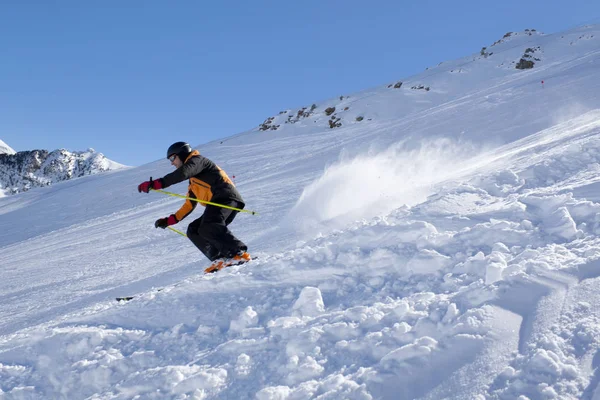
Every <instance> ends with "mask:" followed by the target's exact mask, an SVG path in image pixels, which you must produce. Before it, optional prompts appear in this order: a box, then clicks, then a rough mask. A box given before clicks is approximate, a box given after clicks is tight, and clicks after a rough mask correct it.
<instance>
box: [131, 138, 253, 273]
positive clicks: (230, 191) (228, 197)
mask: <svg viewBox="0 0 600 400" xmlns="http://www.w3.org/2000/svg"><path fill="white" fill-rule="evenodd" d="M167 159H168V160H169V161H171V165H173V166H174V167H175V168H177V169H176V170H175V171H173V172H171V173H170V174H167V175H165V176H163V177H162V178H160V179H155V180H152V178H150V180H149V181H146V182H142V183H141V184H140V185H139V186H138V192H140V193H141V192H144V193H148V192H149V191H150V189H154V190H160V189H164V188H167V187H169V186H171V185H174V184H176V183H179V182H183V181H184V180H186V179H189V187H188V197H191V198H194V199H198V200H202V201H210V202H213V203H219V204H223V205H226V206H230V207H234V208H240V209H243V208H244V206H245V204H244V200H243V199H242V196H241V195H240V193H239V192H238V191H237V189H236V188H235V185H234V184H233V182H232V181H231V179H229V177H228V176H227V174H226V173H225V171H223V170H222V169H221V168H219V167H218V166H217V165H216V164H215V163H213V162H212V161H211V160H209V159H208V158H206V157H203V156H202V155H200V153H199V152H198V150H193V151H192V148H191V147H190V145H189V144H187V143H185V142H176V143H173V144H172V145H171V146H170V147H169V149H168V150H167ZM197 204H198V202H196V201H192V200H189V199H188V200H186V201H185V203H184V204H183V206H181V208H180V209H179V210H178V211H177V212H176V213H175V214H171V215H169V216H168V217H166V218H161V219H158V220H157V221H156V222H155V223H154V226H155V227H156V228H162V229H165V228H166V227H168V226H170V225H174V224H176V223H178V222H180V221H181V220H182V219H184V218H185V217H187V216H188V215H189V214H190V213H191V212H192V211H193V210H194V208H195V207H196V205H197ZM201 204H202V205H203V206H205V207H206V209H205V210H204V213H203V214H202V216H201V217H200V218H198V219H196V220H195V221H193V222H192V223H191V224H190V225H189V226H188V229H187V236H188V238H189V239H190V240H191V241H192V243H194V245H195V246H196V247H197V248H198V249H199V250H200V251H201V252H202V253H203V254H204V255H205V256H206V258H208V259H209V260H210V261H212V262H213V263H212V264H211V266H210V267H208V268H207V269H206V270H205V272H207V273H208V272H216V271H218V270H220V269H222V268H224V267H228V266H230V265H234V264H242V263H245V262H247V261H250V260H251V257H250V254H248V252H247V251H246V250H248V247H247V246H246V245H245V244H244V243H243V242H241V241H240V240H239V239H237V238H236V237H235V236H234V235H233V234H232V233H231V231H230V230H229V229H228V228H227V225H229V224H230V223H231V222H232V221H233V219H234V218H235V216H236V215H237V213H238V212H237V211H235V210H231V209H228V208H222V207H218V206H213V205H210V204H208V205H205V204H204V203H201Z"/></svg>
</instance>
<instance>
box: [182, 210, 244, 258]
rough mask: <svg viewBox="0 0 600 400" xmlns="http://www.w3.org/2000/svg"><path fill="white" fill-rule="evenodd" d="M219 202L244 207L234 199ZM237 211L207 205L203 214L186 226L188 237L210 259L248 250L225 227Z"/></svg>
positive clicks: (228, 256) (231, 255) (230, 255)
mask: <svg viewBox="0 0 600 400" xmlns="http://www.w3.org/2000/svg"><path fill="white" fill-rule="evenodd" d="M221 204H223V205H227V206H230V207H235V208H243V207H244V204H243V203H239V202H237V201H235V200H229V201H225V202H221ZM237 213H238V212H237V211H234V210H230V209H228V208H222V207H217V206H211V205H207V206H206V210H204V214H202V216H201V217H200V218H198V219H197V220H195V221H193V222H192V223H191V224H190V225H189V226H188V229H187V236H188V238H189V239H190V240H191V241H192V243H194V245H195V246H196V247H197V248H198V250H200V251H201V252H202V253H203V254H204V255H205V256H206V258H208V259H209V260H210V261H214V260H216V259H217V258H221V257H227V258H231V257H233V256H234V255H236V254H237V253H238V252H240V251H246V250H248V247H247V246H246V245H245V244H244V243H243V242H242V241H240V240H239V239H238V238H236V237H235V236H233V234H232V233H231V231H230V230H229V228H227V225H229V224H230V223H231V222H232V221H233V219H234V218H235V216H236V215H237Z"/></svg>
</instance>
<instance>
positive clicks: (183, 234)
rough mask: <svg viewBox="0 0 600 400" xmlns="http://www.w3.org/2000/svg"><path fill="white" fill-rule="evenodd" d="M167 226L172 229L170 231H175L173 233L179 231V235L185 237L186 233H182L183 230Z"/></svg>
mask: <svg viewBox="0 0 600 400" xmlns="http://www.w3.org/2000/svg"><path fill="white" fill-rule="evenodd" d="M167 228H169V229H170V230H172V231H173V232H175V233H179V234H180V235H181V236H185V237H187V235H186V234H185V233H183V232H181V231H178V230H177V229H175V228H171V227H170V226H167Z"/></svg>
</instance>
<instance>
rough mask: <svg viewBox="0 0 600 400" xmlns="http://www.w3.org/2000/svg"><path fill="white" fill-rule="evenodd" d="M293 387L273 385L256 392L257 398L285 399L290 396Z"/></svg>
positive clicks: (265, 399) (269, 399)
mask: <svg viewBox="0 0 600 400" xmlns="http://www.w3.org/2000/svg"><path fill="white" fill-rule="evenodd" d="M291 392H292V389H290V388H289V387H288V386H271V387H267V388H264V389H262V390H261V391H259V392H258V393H256V399H257V400H285V399H287V398H288V397H289V396H290V393H291Z"/></svg>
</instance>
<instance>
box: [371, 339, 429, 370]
mask: <svg viewBox="0 0 600 400" xmlns="http://www.w3.org/2000/svg"><path fill="white" fill-rule="evenodd" d="M437 344H438V342H437V340H435V339H433V338H431V337H429V336H423V337H420V338H418V339H417V340H415V342H414V343H411V344H407V345H406V346H402V347H400V348H399V349H396V350H392V351H390V352H389V353H388V354H386V355H385V356H384V357H383V358H382V359H381V363H382V364H388V363H390V362H392V361H396V362H402V361H405V360H409V359H411V358H415V357H424V356H428V355H429V354H431V352H432V351H433V350H434V349H435V348H436V347H437Z"/></svg>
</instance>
